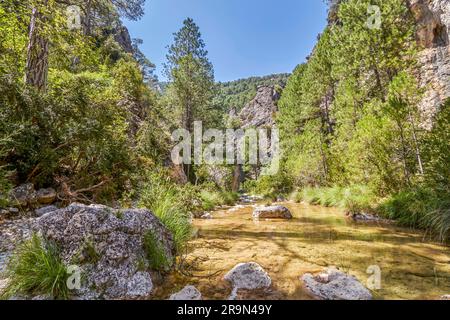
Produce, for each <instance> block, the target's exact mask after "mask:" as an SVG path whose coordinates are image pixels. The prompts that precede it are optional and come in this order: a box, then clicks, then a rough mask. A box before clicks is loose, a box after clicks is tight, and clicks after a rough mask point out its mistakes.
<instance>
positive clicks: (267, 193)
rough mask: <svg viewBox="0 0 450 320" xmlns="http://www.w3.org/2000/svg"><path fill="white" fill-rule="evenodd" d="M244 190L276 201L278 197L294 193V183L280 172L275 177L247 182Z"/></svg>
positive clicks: (264, 177) (263, 177)
mask: <svg viewBox="0 0 450 320" xmlns="http://www.w3.org/2000/svg"><path fill="white" fill-rule="evenodd" d="M243 188H244V190H246V191H247V192H250V193H252V194H255V195H260V196H263V197H264V198H266V199H270V200H273V201H275V200H276V199H277V198H278V196H280V195H287V194H289V193H290V192H291V191H292V188H293V182H292V179H291V177H290V176H289V175H287V174H285V173H284V172H280V173H279V174H277V175H274V176H262V177H260V178H259V179H258V180H256V181H251V180H249V181H246V182H244V185H243Z"/></svg>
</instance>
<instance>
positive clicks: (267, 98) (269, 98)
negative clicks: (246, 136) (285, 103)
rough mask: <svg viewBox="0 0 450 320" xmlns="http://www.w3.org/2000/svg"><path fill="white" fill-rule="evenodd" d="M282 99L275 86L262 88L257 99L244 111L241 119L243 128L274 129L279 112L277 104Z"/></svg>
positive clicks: (259, 89)
mask: <svg viewBox="0 0 450 320" xmlns="http://www.w3.org/2000/svg"><path fill="white" fill-rule="evenodd" d="M279 99H280V95H279V93H278V92H277V91H276V90H275V87H274V86H260V87H258V91H257V93H256V96H255V98H254V99H253V100H252V101H250V102H249V103H248V104H247V105H246V106H245V107H244V109H242V111H241V113H240V115H239V118H240V119H241V121H242V124H243V125H242V128H243V129H245V128H249V127H255V128H260V127H273V126H274V125H275V121H274V118H273V116H274V114H275V113H276V112H277V111H278V107H277V105H276V103H277V102H278V100H279Z"/></svg>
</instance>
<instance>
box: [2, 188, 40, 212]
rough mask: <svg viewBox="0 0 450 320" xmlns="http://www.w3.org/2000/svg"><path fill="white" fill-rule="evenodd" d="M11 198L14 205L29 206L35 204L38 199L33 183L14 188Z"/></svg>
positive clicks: (10, 194)
mask: <svg viewBox="0 0 450 320" xmlns="http://www.w3.org/2000/svg"><path fill="white" fill-rule="evenodd" d="M9 200H10V202H11V203H12V205H14V206H19V207H27V206H31V205H34V204H35V203H36V201H37V199H36V191H35V190H34V186H33V184H32V183H26V184H22V185H20V186H18V187H16V188H14V189H12V190H11V191H10V193H9Z"/></svg>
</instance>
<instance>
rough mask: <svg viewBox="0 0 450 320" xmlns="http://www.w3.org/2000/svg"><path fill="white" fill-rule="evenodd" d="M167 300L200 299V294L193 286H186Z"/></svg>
mask: <svg viewBox="0 0 450 320" xmlns="http://www.w3.org/2000/svg"><path fill="white" fill-rule="evenodd" d="M169 300H202V294H201V293H200V291H198V290H197V288H196V287H194V286H186V287H184V288H183V290H181V291H180V292H177V293H174V294H173V295H171V296H170V298H169Z"/></svg>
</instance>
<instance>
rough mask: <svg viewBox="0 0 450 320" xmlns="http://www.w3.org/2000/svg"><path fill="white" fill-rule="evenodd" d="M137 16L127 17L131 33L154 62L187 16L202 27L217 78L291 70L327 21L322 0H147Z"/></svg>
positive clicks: (159, 72)
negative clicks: (141, 14) (140, 16)
mask: <svg viewBox="0 0 450 320" xmlns="http://www.w3.org/2000/svg"><path fill="white" fill-rule="evenodd" d="M145 12H146V13H145V16H144V18H143V19H141V20H140V21H137V22H134V21H126V23H125V24H126V26H127V27H128V28H129V31H130V33H131V36H132V37H133V38H140V39H142V40H144V44H143V45H142V47H141V49H142V51H143V52H144V53H145V55H146V56H147V57H148V58H149V59H150V60H151V61H152V62H153V63H155V64H156V66H157V70H156V73H157V75H158V77H159V78H160V80H164V77H163V75H162V64H163V63H164V61H165V56H166V53H167V49H166V46H167V45H169V44H171V43H172V40H173V33H174V32H176V31H177V30H179V29H180V28H181V26H182V22H183V20H184V19H185V18H187V17H191V18H193V19H194V21H195V22H196V23H197V25H198V26H199V27H200V31H201V33H202V37H203V40H204V41H205V43H206V49H207V50H208V51H209V59H210V60H211V62H212V63H213V65H214V70H215V76H216V80H217V81H231V80H236V79H240V78H246V77H250V76H262V75H267V74H271V73H282V72H292V70H293V69H294V68H295V66H296V65H297V64H299V63H301V62H303V61H304V60H305V58H306V56H308V55H309V54H310V52H311V50H312V48H313V47H314V44H315V43H316V41H317V35H318V34H319V33H320V32H321V31H322V30H323V29H324V27H325V24H326V6H325V4H324V3H323V1H322V0H147V2H146V11H145Z"/></svg>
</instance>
